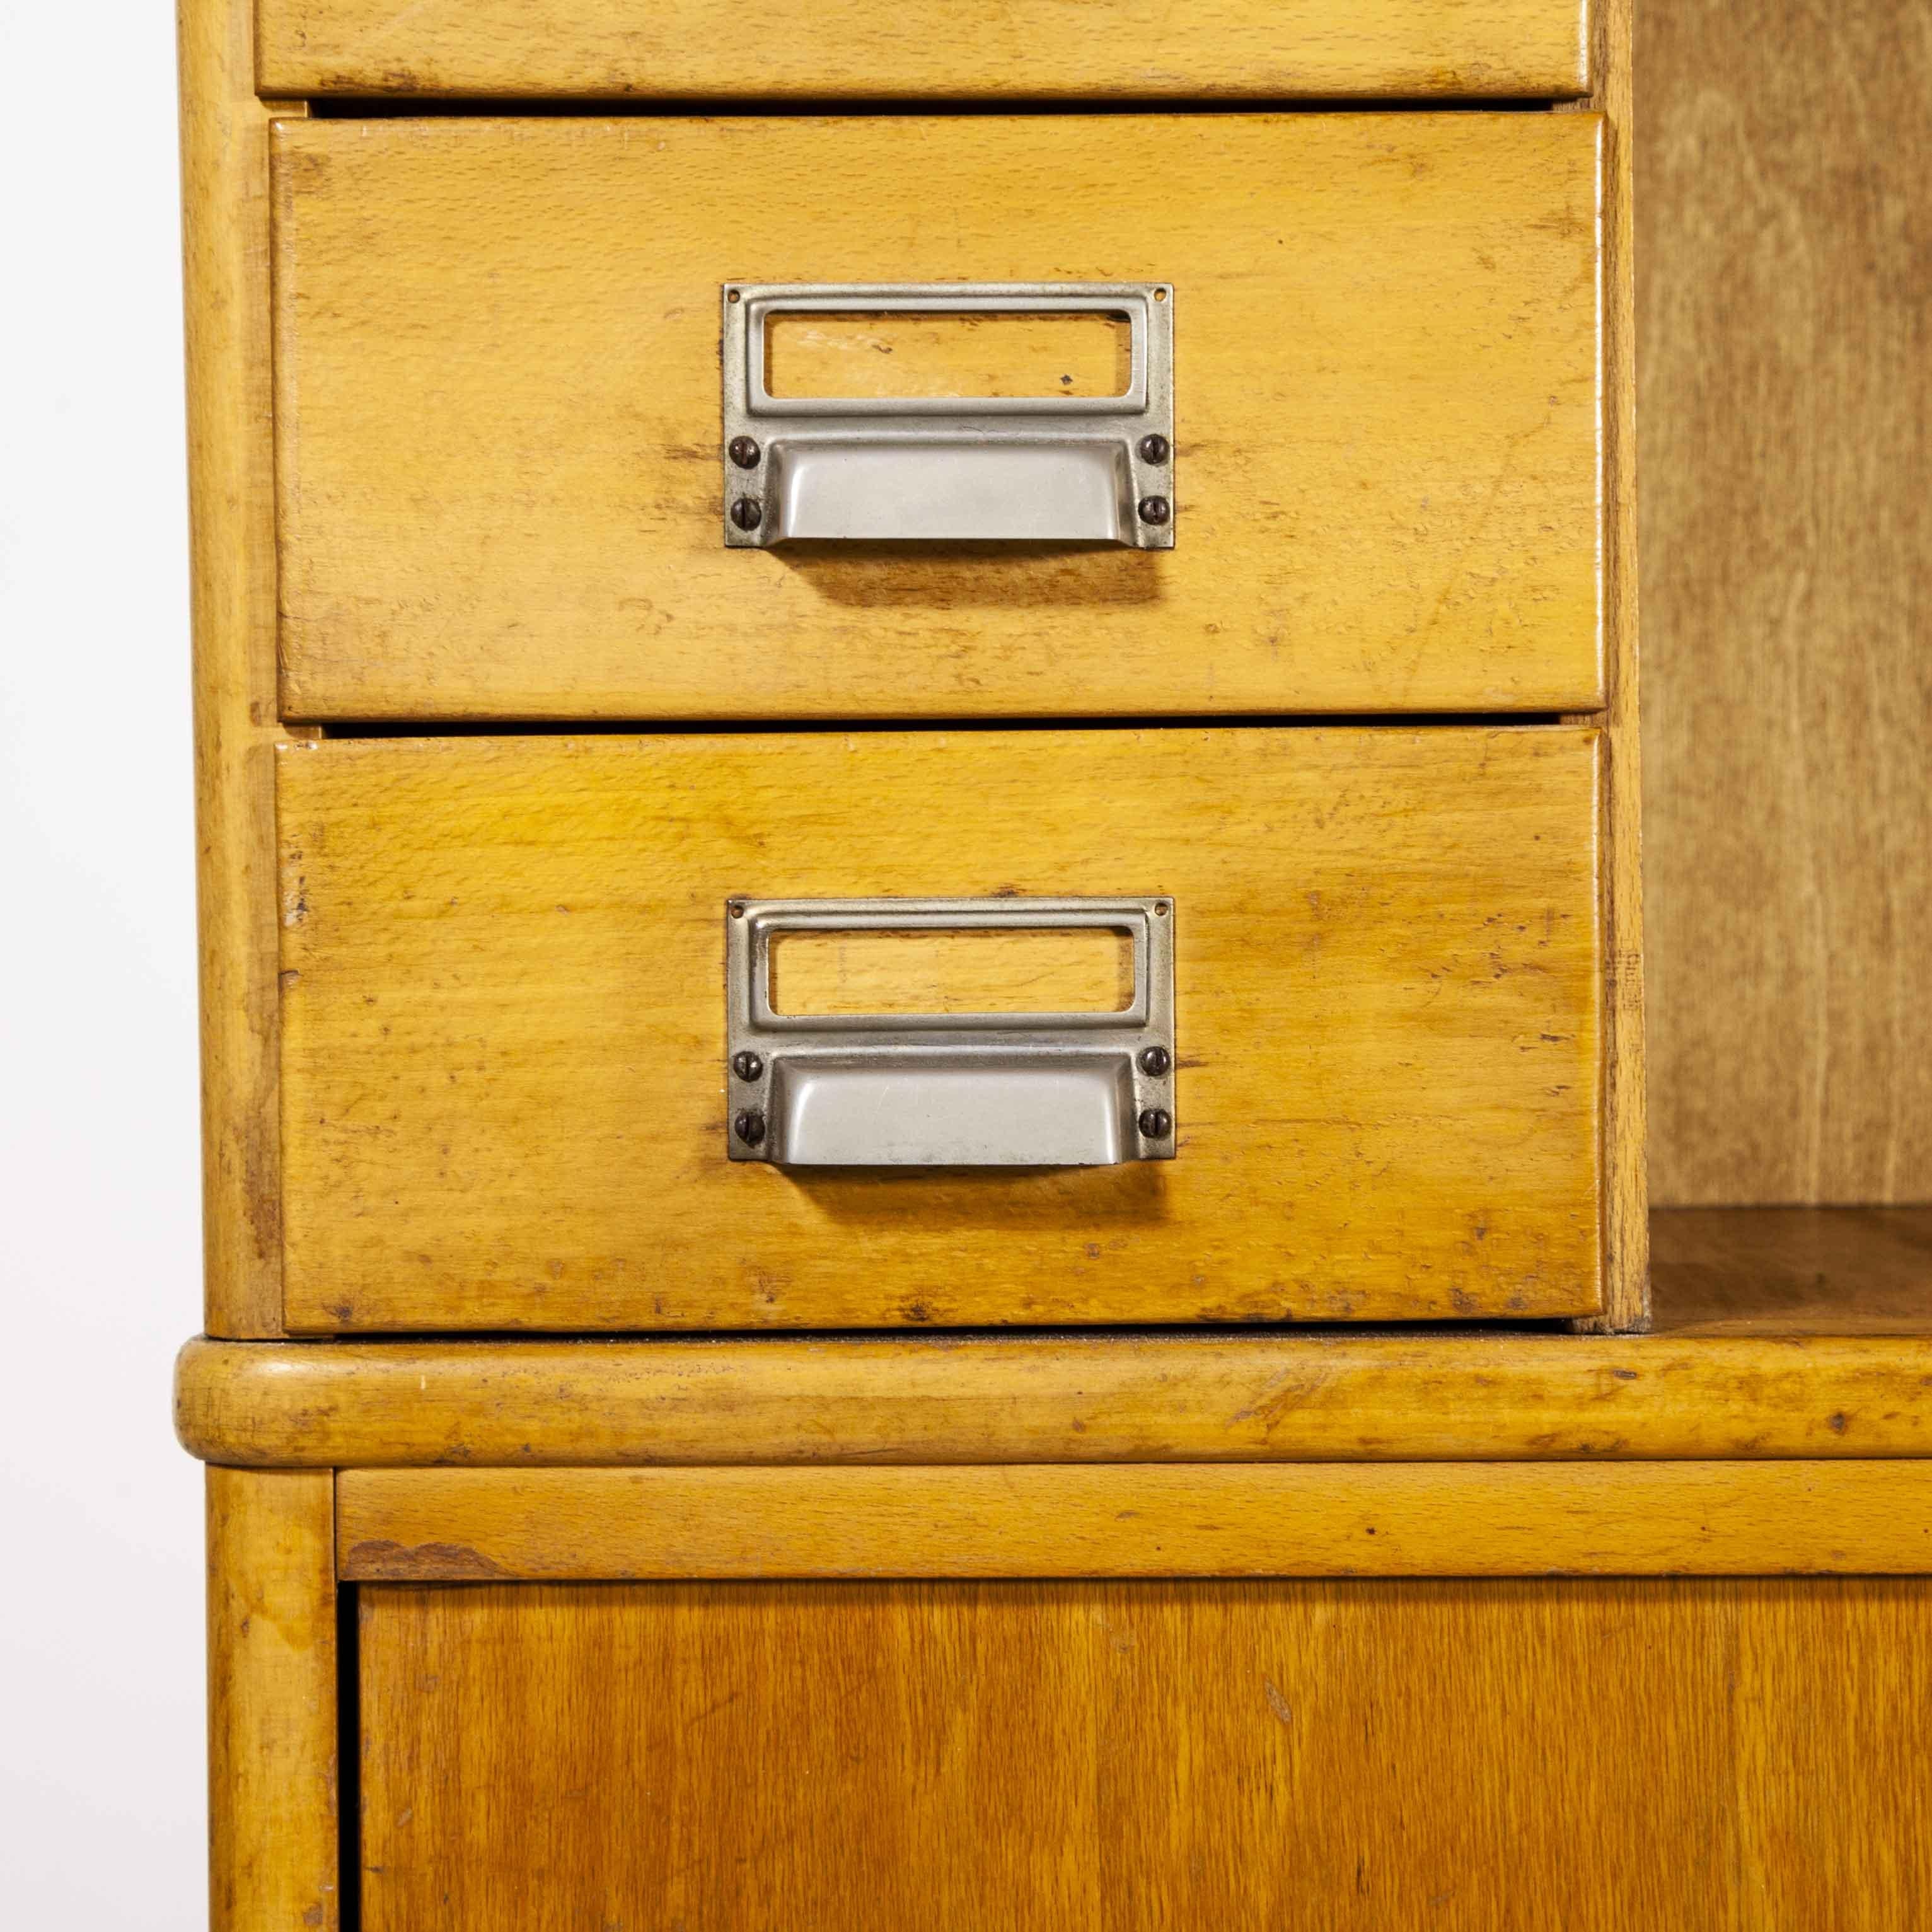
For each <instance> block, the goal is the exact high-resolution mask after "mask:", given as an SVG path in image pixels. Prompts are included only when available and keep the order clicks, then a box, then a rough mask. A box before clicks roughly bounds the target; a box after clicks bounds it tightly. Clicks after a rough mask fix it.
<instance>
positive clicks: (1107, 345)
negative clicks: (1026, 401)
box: [765, 314, 1134, 397]
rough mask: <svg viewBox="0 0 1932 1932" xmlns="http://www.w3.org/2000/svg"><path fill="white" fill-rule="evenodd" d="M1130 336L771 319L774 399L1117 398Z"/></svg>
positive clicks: (1012, 321)
mask: <svg viewBox="0 0 1932 1932" xmlns="http://www.w3.org/2000/svg"><path fill="white" fill-rule="evenodd" d="M1133 339H1134V338H1133V326H1132V325H1131V324H1130V323H1129V322H1128V321H1127V319H1126V317H1114V316H1108V315H886V316H881V315H865V314H845V315H817V314H814V315H775V316H772V317H769V318H768V320H766V324H765V386H766V388H767V389H769V391H770V392H771V393H772V395H775V396H868V397H879V396H929V397H932V396H954V397H958V396H1005V397H1014V396H1121V395H1126V394H1127V389H1128V388H1129V386H1130V383H1132V380H1133Z"/></svg>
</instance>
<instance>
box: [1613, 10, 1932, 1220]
mask: <svg viewBox="0 0 1932 1932" xmlns="http://www.w3.org/2000/svg"><path fill="white" fill-rule="evenodd" d="M1637 87H1638V95H1639V99H1640V103H1641V107H1642V112H1641V116H1640V124H1639V139H1640V148H1639V160H1638V181H1637V218H1638V223H1639V236H1638V251H1637V263H1638V289H1639V302H1640V359H1639V375H1640V409H1639V419H1640V423H1641V425H1642V431H1641V434H1642V443H1643V493H1642V498H1641V503H1642V518H1643V604H1644V635H1645V647H1646V665H1645V686H1646V688H1645V694H1644V732H1645V739H1646V742H1645V773H1646V787H1645V799H1644V814H1645V826H1646V893H1645V896H1646V900H1647V901H1648V906H1649V956H1648V965H1649V1004H1650V1015H1651V1034H1650V1065H1651V1070H1652V1082H1651V1092H1652V1096H1653V1098H1652V1103H1651V1122H1652V1131H1651V1143H1650V1151H1651V1191H1652V1198H1653V1199H1654V1200H1655V1202H1657V1204H1658V1205H1660V1206H1676V1205H1718V1204H1727V1203H1742V1204H1775V1203H1781V1202H1793V1203H1806V1202H1909V1201H1913V1200H1924V1199H1928V1198H1932V1000H1928V998H1927V987H1928V984H1932V980H1929V979H1928V967H1927V960H1928V959H1932V588H1928V586H1932V204H1928V202H1927V198H1926V193H1925V184H1924V157H1925V155H1926V154H1927V151H1928V145H1932V12H1928V11H1927V10H1926V9H1925V8H1924V7H1921V6H1913V5H1892V6H1879V7H1855V8H1835V7H1833V8H1827V7H1820V6H1818V5H1815V4H1809V3H1808V0H1766V5H1763V6H1761V7H1757V8H1754V9H1753V10H1752V14H1751V23H1750V28H1749V31H1740V21H1739V15H1738V12H1737V10H1736V7H1730V6H1726V5H1721V4H1720V0H1672V4H1670V5H1664V6H1652V7H1646V8H1643V9H1640V12H1639V15H1638V25H1637Z"/></svg>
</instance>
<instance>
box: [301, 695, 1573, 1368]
mask: <svg viewBox="0 0 1932 1932" xmlns="http://www.w3.org/2000/svg"><path fill="white" fill-rule="evenodd" d="M280 796H281V831H282V837H283V841H284V848H285V863H284V895H283V901H282V903H283V914H282V916H283V928H284V931H283V939H284V950H283V958H282V965H283V968H284V971H283V979H284V992H283V1002H284V1009H283V1010H284V1028H283V1079H284V1085H283V1093H284V1161H285V1177H286V1184H287V1185H286V1198H285V1202H284V1227H285V1229H286V1239H287V1247H286V1252H285V1269H286V1280H287V1316H288V1319H289V1321H290V1325H291V1326H292V1327H293V1328H295V1329H296V1330H298V1331H303V1332H316V1331H331V1330H356V1329H362V1330H380V1329H390V1330H395V1329H402V1330H423V1329H446V1330H447V1329H461V1328H466V1329H484V1330H499V1329H511V1328H539V1329H541V1328H550V1329H562V1330H589V1329H624V1328H797V1327H805V1328H821V1327H856V1328H866V1327H873V1326H889V1327H898V1326H901V1325H907V1324H911V1325H935V1326H938V1327H950V1326H959V1325H974V1324H977V1323H983V1322H993V1323H1028V1324H1040V1323H1055V1322H1077V1323H1095V1322H1100V1323H1125V1322H1150V1321H1153V1322H1193V1321H1197V1320H1208V1321H1217V1322H1229V1321H1253V1320H1257V1319H1269V1320H1278V1319H1355V1320H1373V1319H1389V1318H1400V1319H1406V1318H1430V1317H1451V1316H1458V1315H1461V1316H1477V1315H1489V1316H1511V1315H1513V1316H1558V1315H1568V1314H1575V1313H1586V1312H1589V1310H1592V1309H1593V1308H1595V1307H1596V1305H1597V1304H1598V1298H1599V1286H1598V1284H1599V1265H1600V1252H1599V1247H1598V1241H1599V1228H1598V1200H1599V1196H1600V1181H1599V1175H1598V1162H1599V1148H1600V1145H1601V1112H1600V1109H1601V1085H1600V1073H1601V1056H1600V1052H1599V1043H1598V985H1599V978H1600V971H1601V965H1600V954H1599V948H1598V928H1597V906H1596V898H1595V894H1596V876H1597V855H1596V837H1597V826H1598V800H1597V792H1596V739H1595V733H1592V732H1591V731H1589V730H1583V729H1576V728H1571V727H1527V728H1517V729H1496V730H1444V729H1440V728H1432V729H1427V730H1394V729H1386V730H1178V729H1175V730H1149V731H1142V730H1112V731H1100V732H1069V733H1058V732H1049V731H1022V732H1010V733H1009V732H959V733H886V732H870V733H800V734H798V735H796V736H793V737H791V738H789V739H785V740H784V741H782V745H781V748H776V749H775V747H774V745H773V742H772V740H771V739H769V738H767V737H766V736H761V735H759V734H734V735H731V736H723V737H709V736H700V735H695V734H673V735H669V736H661V737H657V738H634V737H630V736H615V735H612V736H590V737H583V738H569V737H563V736H542V737H529V738H503V739H497V738H463V739H408V738H399V739H361V740H353V741H352V740H348V739H333V740H327V741H324V742H320V743H316V744H311V745H295V746H292V747H290V748H289V750H288V751H286V752H285V753H284V757H283V759H282V764H281V794H280ZM996 892H1019V893H1022V894H1045V895H1060V894H1065V893H1067V892H1125V893H1136V894H1141V893H1145V894H1154V893H1165V894H1168V895H1171V896H1172V900H1173V903H1174V908H1175V913H1174V916H1175V949H1176V966H1175V996H1176V1001H1177V1006H1178V1031H1177V1038H1176V1046H1177V1049H1178V1079H1177V1090H1176V1091H1177V1103H1178V1104H1177V1106H1176V1109H1175V1118H1176V1121H1177V1124H1178V1130H1177V1131H1178V1148H1179V1158H1178V1160H1172V1161H1164V1162H1160V1163H1151V1162H1135V1163H1128V1164H1127V1165H1124V1166H1118V1167H1108V1168H1091V1169H1001V1170H986V1171H981V1172H969V1171H963V1170H962V1171H955V1172H917V1171H914V1170H910V1169H904V1170H883V1171H880V1172H865V1171H861V1170H829V1169H828V1170H813V1169H794V1170H788V1171H782V1170H780V1169H776V1168H774V1167H772V1166H769V1165H766V1164H763V1163H756V1164H740V1163H733V1162H730V1161H729V1160H727V1158H726V1150H725V1145H724V1135H725V1133H726V1132H727V1108H726V1106H725V1094H724V1088H725V1068H724V957H723V956H724V919H725V913H724V907H725V902H726V901H727V898H730V896H731V895H734V894H746V895H751V896H762V897H802V898H820V897H832V898H836V897H846V896H857V897H866V896H881V897H919V896H930V895H940V896H969V895H983V894H991V893H996ZM887 970H888V971H889V968H888V969H887ZM894 996H895V995H894V994H893V993H892V991H891V990H890V989H889V988H888V989H881V990H880V992H879V993H878V995H877V1000H876V1001H874V1000H873V999H871V998H868V999H865V1000H864V1001H862V1004H868V1005H872V1004H876V1005H879V1006H889V1001H890V1000H891V999H892V998H893V997H894Z"/></svg>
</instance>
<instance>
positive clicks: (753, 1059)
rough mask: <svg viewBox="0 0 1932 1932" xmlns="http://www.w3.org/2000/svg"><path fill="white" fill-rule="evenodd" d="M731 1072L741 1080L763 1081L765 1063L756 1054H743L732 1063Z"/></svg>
mask: <svg viewBox="0 0 1932 1932" xmlns="http://www.w3.org/2000/svg"><path fill="white" fill-rule="evenodd" d="M731 1071H732V1072H733V1073H735V1074H736V1075H737V1076H738V1078H739V1079H740V1080H761V1079H763V1078H764V1073H765V1063H764V1062H763V1061H762V1060H760V1058H758V1056H757V1055H756V1054H755V1053H741V1054H739V1055H738V1056H737V1057H736V1058H735V1059H734V1060H733V1061H732V1062H731Z"/></svg>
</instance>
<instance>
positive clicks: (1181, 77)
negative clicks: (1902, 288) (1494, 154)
mask: <svg viewBox="0 0 1932 1932" xmlns="http://www.w3.org/2000/svg"><path fill="white" fill-rule="evenodd" d="M257 26H258V34H259V45H258V55H257V73H258V78H259V82H260V87H261V89H262V92H263V93H264V94H267V95H288V96H300V95H328V94H348V95H383V94H402V95H411V94H454V95H532V96H547V95H593V96H595V95H604V96H611V95H655V96H660V97H663V96H672V97H676V96H685V97H699V98H702V97H704V96H712V97H718V96H722V97H724V98H739V99H743V98H748V97H750V96H751V95H791V96H799V95H802V96H804V97H806V98H825V99H835V98H840V97H845V98H873V99H880V98H883V99H911V98H915V97H916V96H919V95H937V96H941V97H944V98H968V97H973V96H985V95H1020V96H1031V97H1034V98H1042V99H1046V98H1064V97H1067V96H1076V97H1077V96H1080V95H1104V94H1112V95H1126V96H1128V97H1130V98H1150V97H1152V96H1156V95H1196V96H1224V97H1225V96H1236V97H1238V96H1244V95H1245V96H1247V97H1250V98H1260V99H1277V100H1280V99H1288V98H1292V97H1295V96H1303V97H1310V96H1313V97H1328V98H1332V97H1339V96H1346V95H1396V96H1398V97H1400V98H1412V99H1419V98H1425V97H1427V96H1431V95H1513V96H1517V97H1520V98H1530V97H1533V96H1544V97H1550V98H1556V97H1562V96H1565V95H1578V94H1582V93H1584V92H1587V91H1588V89H1589V75H1588V66H1587V60H1586V47H1587V43H1588V37H1589V7H1588V5H1587V0H1199V4H1196V5H1193V6H1190V7H1172V6H1170V5H1166V4H1160V0H1100V4H1098V5H1095V4H1093V0H1084V4H1083V0H1008V4H1006V5H1001V6H1000V7H997V8H992V9H988V8H985V7H959V6H956V5H949V4H946V0H931V4H928V5H923V6H914V7H877V6H872V5H868V4H866V0H766V5H763V6H762V7H760V8H759V9H758V10H757V13H756V14H755V15H754V16H752V17H746V16H745V14H744V13H742V10H737V9H734V8H732V7H727V5H724V0H673V4H670V5H659V6H654V7H640V6H637V5H635V4H634V0H480V4H479V0H418V4H416V5H413V6H407V7H403V6H398V5H396V4H395V0H260V6H259V7H258V9H257Z"/></svg>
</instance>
